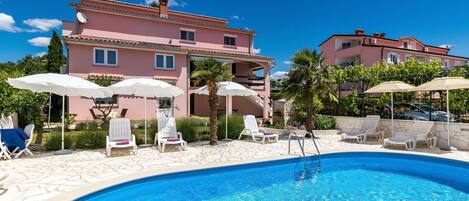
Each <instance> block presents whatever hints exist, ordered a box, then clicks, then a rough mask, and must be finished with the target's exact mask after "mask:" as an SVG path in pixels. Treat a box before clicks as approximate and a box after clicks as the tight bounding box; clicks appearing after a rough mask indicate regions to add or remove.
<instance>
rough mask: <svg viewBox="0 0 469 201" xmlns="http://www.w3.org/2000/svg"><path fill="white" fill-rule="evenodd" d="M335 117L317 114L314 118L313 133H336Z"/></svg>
mask: <svg viewBox="0 0 469 201" xmlns="http://www.w3.org/2000/svg"><path fill="white" fill-rule="evenodd" d="M335 123H336V122H335V119H334V117H331V116H326V115H318V116H316V118H315V119H314V130H313V133H314V135H337V133H338V130H336V129H335Z"/></svg>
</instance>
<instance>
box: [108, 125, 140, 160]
mask: <svg viewBox="0 0 469 201" xmlns="http://www.w3.org/2000/svg"><path fill="white" fill-rule="evenodd" d="M122 141H128V142H129V143H128V144H119V142H122ZM129 147H131V148H133V152H134V154H137V142H136V140H135V135H132V130H131V128H130V120H129V119H124V118H118V119H111V121H110V122H109V135H108V136H106V156H111V149H112V148H129Z"/></svg>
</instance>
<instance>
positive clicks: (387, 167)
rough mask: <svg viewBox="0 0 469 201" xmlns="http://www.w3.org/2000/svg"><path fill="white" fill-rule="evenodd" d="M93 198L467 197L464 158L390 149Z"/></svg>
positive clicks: (191, 174)
mask: <svg viewBox="0 0 469 201" xmlns="http://www.w3.org/2000/svg"><path fill="white" fill-rule="evenodd" d="M78 200H80V201H82V200H83V201H84V200H87V201H95V200H226V201H233V200H363V201H366V200H419V201H420V200H457V201H460V200H469V163H467V162H462V161H455V160H448V159H441V158H434V157H426V156H417V155H408V154H394V153H362V152H350V153H335V154H325V155H322V156H321V159H320V163H319V162H318V160H317V157H309V158H304V159H302V158H294V159H285V160H277V161H269V162H261V163H254V164H247V165H237V166H230V167H221V168H212V169H205V170H197V171H188V172H180V173H172V174H166V175H158V176H153V177H148V178H144V179H139V180H135V181H131V182H127V183H123V184H119V185H116V186H113V187H110V188H107V189H104V190H101V191H97V192H95V193H92V194H89V195H86V196H84V197H81V198H79V199H78Z"/></svg>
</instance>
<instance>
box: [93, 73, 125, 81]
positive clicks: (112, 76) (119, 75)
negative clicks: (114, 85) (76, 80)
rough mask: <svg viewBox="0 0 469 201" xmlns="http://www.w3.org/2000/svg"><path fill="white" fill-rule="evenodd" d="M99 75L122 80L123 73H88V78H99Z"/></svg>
mask: <svg viewBox="0 0 469 201" xmlns="http://www.w3.org/2000/svg"><path fill="white" fill-rule="evenodd" d="M100 77H106V78H111V79H116V80H123V79H124V78H125V76H124V75H122V74H110V73H90V74H88V78H91V79H93V78H100Z"/></svg>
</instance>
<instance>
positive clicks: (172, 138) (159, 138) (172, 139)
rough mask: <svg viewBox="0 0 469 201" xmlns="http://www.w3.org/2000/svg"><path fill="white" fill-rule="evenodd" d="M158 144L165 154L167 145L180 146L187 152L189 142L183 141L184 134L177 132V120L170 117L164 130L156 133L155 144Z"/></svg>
mask: <svg viewBox="0 0 469 201" xmlns="http://www.w3.org/2000/svg"><path fill="white" fill-rule="evenodd" d="M156 143H158V144H157V145H158V150H160V151H161V152H164V150H165V147H166V145H167V144H171V145H174V144H180V145H181V147H182V149H184V150H186V147H187V142H186V141H184V140H183V139H182V133H180V132H177V129H176V119H174V117H170V118H169V119H168V121H167V122H166V125H165V126H164V128H163V129H161V130H160V131H158V133H156V137H155V144H156Z"/></svg>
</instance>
